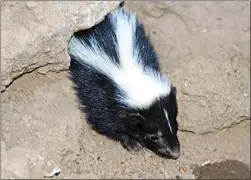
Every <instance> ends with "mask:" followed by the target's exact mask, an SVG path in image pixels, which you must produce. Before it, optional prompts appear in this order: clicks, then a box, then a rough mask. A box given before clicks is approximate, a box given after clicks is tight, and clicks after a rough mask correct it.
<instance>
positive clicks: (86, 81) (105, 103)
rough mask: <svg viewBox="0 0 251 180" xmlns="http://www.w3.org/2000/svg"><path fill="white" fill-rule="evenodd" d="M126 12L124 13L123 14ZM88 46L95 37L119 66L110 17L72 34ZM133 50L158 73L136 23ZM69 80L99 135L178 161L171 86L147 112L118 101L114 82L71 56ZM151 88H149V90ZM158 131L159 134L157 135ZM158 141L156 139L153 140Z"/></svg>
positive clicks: (155, 63)
mask: <svg viewBox="0 0 251 180" xmlns="http://www.w3.org/2000/svg"><path fill="white" fill-rule="evenodd" d="M124 13H126V12H124ZM74 36H75V37H78V38H81V39H82V40H83V41H85V42H87V43H88V44H89V45H90V46H91V44H90V41H91V37H94V38H95V39H96V40H97V42H98V44H99V46H100V47H101V48H102V49H104V51H105V52H106V53H107V55H108V56H109V57H112V59H113V60H114V62H116V63H117V64H118V65H119V58H118V57H119V56H118V52H117V51H116V43H117V39H116V35H115V30H114V26H113V25H112V23H111V21H110V19H109V15H108V16H107V17H106V18H105V19H104V20H103V21H102V22H101V23H99V24H97V25H96V26H94V27H92V28H90V29H88V30H84V31H79V32H77V33H75V34H74ZM135 37H136V41H135V44H134V48H137V49H139V52H140V53H139V56H140V59H142V63H143V65H144V67H147V68H151V69H153V70H155V71H158V72H159V71H160V67H159V62H158V58H157V55H156V52H155V50H154V49H153V46H152V45H151V42H150V40H149V39H148V37H147V36H146V35H145V31H144V27H143V25H142V24H140V23H139V22H138V21H137V26H136V35H135ZM69 72H70V77H71V79H72V81H73V82H74V83H75V90H76V93H77V97H78V99H79V103H80V104H81V105H83V106H84V108H82V110H83V111H85V112H86V117H87V121H88V123H89V124H90V125H92V127H93V128H94V129H95V130H96V131H98V132H99V133H101V134H103V135H106V136H107V137H109V138H111V139H113V140H117V141H120V142H121V143H122V145H123V146H125V147H126V148H127V149H128V150H133V151H139V150H140V149H141V148H142V147H146V148H148V149H150V150H152V151H153V152H155V153H156V154H159V155H161V156H164V157H166V158H174V159H175V158H177V157H178V156H177V155H176V156H174V155H173V152H174V153H176V154H177V153H179V148H180V147H179V141H178V138H177V130H178V123H177V120H176V118H177V114H178V106H177V102H176V88H175V87H172V89H171V92H170V94H169V96H167V97H162V98H160V99H156V101H155V103H153V104H152V105H151V106H150V107H149V108H147V109H131V108H129V107H127V106H125V105H124V104H122V103H121V102H119V101H117V100H116V98H115V95H116V94H118V93H123V92H121V91H120V90H119V88H118V87H117V86H116V84H115V83H114V82H113V80H111V79H109V78H108V77H107V76H106V75H104V74H102V73H100V72H98V71H97V70H95V69H94V68H92V67H90V66H88V64H84V63H83V61H82V63H79V61H78V59H76V57H73V56H71V64H70V68H69ZM149 88H151V87H149ZM164 108H165V109H167V111H168V116H169V120H170V124H171V127H172V131H173V133H171V131H170V129H169V127H168V124H167V120H166V118H165V115H164V112H163V109H164ZM159 131H161V133H162V135H161V136H160V135H158V132H159ZM156 138H157V139H156Z"/></svg>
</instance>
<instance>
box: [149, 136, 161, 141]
mask: <svg viewBox="0 0 251 180" xmlns="http://www.w3.org/2000/svg"><path fill="white" fill-rule="evenodd" d="M150 139H151V140H152V141H157V140H159V136H157V135H151V136H150Z"/></svg>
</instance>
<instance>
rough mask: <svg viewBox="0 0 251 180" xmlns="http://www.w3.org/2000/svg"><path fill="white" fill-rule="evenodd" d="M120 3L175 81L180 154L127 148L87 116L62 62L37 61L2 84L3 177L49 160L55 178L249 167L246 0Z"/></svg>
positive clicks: (196, 173) (24, 174)
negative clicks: (55, 65) (170, 156)
mask: <svg viewBox="0 0 251 180" xmlns="http://www.w3.org/2000/svg"><path fill="white" fill-rule="evenodd" d="M125 8H128V9H130V10H136V12H137V14H138V15H139V18H140V19H141V20H142V21H143V23H144V24H145V26H146V29H147V33H148V34H149V35H150V38H151V39H152V41H153V44H154V46H155V48H156V49H157V52H158V54H159V56H160V61H161V65H162V69H163V71H164V72H166V73H167V74H169V76H170V78H171V79H172V81H173V83H174V84H175V85H176V86H177V88H178V100H179V107H180V115H179V121H180V124H181V130H180V131H179V138H180V142H181V148H182V149H181V150H182V155H181V157H180V158H179V159H178V160H166V159H163V158H160V157H158V156H156V155H154V154H152V153H150V152H148V151H142V152H140V153H139V154H130V153H129V152H127V151H126V150H125V149H124V148H122V147H121V146H120V144H119V143H116V142H113V141H111V140H108V139H107V138H105V137H103V136H101V135H99V134H97V133H95V132H94V131H93V130H91V129H90V128H89V127H88V126H87V124H86V122H85V117H84V114H82V113H81V112H80V111H79V109H78V104H77V102H76V97H75V95H74V91H73V89H72V83H71V82H70V80H69V79H68V74H67V71H57V72H48V73H47V74H44V73H43V74H41V73H39V71H37V70H34V71H32V72H31V73H26V74H24V75H23V76H21V77H19V78H18V79H16V80H15V81H14V82H13V83H12V84H11V85H10V86H9V87H8V88H7V89H6V90H5V91H4V92H3V93H1V102H2V107H1V108H2V109H1V112H2V123H1V125H2V126H1V157H2V159H1V161H2V162H1V165H2V168H1V177H2V178H4V177H5V178H43V176H44V175H45V173H49V172H51V171H52V170H53V169H54V168H55V167H59V168H60V174H59V175H58V176H55V177H53V178H58V179H65V178H142V179H143V178H161V179H166V178H169V179H170V178H173V179H177V178H182V179H184V178H186V179H188V178H189V179H195V178H203V177H205V178H207V177H209V178H216V177H217V178H221V177H222V175H224V176H225V177H234V178H243V177H247V174H248V173H249V172H248V171H250V102H249V99H250V81H249V80H250V79H249V78H250V77H249V73H250V51H249V49H250V4H249V2H243V1H242V2H214V1H212V2H176V1H174V2H158V3H156V4H153V3H150V2H132V1H130V2H129V1H128V2H126V3H125ZM225 160H236V161H226V162H229V163H228V164H226V163H220V162H221V161H224V162H225ZM206 161H207V162H209V161H210V164H209V165H205V166H203V163H204V162H206ZM237 161H238V162H237ZM240 162H241V163H240ZM194 167H197V168H194ZM239 167H240V168H239ZM227 172H229V174H226V173H227ZM231 173H233V174H234V176H228V175H231Z"/></svg>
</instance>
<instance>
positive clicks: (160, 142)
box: [127, 87, 180, 159]
mask: <svg viewBox="0 0 251 180" xmlns="http://www.w3.org/2000/svg"><path fill="white" fill-rule="evenodd" d="M177 115H178V107H177V101H176V88H175V87H171V91H170V93H169V95H168V96H166V97H162V98H159V99H158V100H156V101H155V102H154V103H153V104H152V105H151V106H150V107H148V108H144V109H133V110H130V112H128V114H127V118H129V119H128V122H129V125H130V130H131V135H132V136H133V137H135V138H137V139H138V140H139V141H140V142H141V143H142V144H143V145H144V146H145V147H146V148H147V149H149V150H151V151H153V152H154V153H156V154H158V155H160V156H162V157H165V158H171V159H178V158H179V157H180V144H179V140H178V137H177V131H178V122H177V119H176V118H177Z"/></svg>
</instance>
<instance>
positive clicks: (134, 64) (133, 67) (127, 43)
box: [69, 9, 170, 108]
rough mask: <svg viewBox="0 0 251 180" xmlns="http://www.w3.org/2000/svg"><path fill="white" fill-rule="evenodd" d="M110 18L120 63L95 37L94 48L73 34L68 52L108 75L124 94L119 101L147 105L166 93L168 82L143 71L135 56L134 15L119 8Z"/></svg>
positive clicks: (167, 92)
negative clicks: (114, 31) (99, 44)
mask: <svg viewBox="0 0 251 180" xmlns="http://www.w3.org/2000/svg"><path fill="white" fill-rule="evenodd" d="M111 18H112V22H113V23H114V26H115V28H116V37H117V42H118V45H117V52H118V53H119V61H120V66H117V65H116V64H114V63H113V61H112V60H111V57H108V55H107V54H106V53H105V50H103V49H101V48H100V47H99V46H98V42H97V40H96V39H94V37H93V38H92V41H91V42H92V47H93V48H89V46H88V45H87V44H85V42H84V41H81V40H79V39H77V38H75V37H73V38H72V39H71V40H70V42H69V51H70V54H71V55H73V56H75V57H77V59H81V61H84V62H85V63H87V64H89V65H91V66H92V67H93V68H95V69H97V70H98V71H100V72H102V73H104V74H106V75H107V76H108V77H109V78H111V79H112V80H113V81H114V82H115V83H116V84H117V85H118V87H119V88H120V89H121V90H123V91H124V92H125V94H126V97H121V96H118V97H117V98H118V100H119V101H120V102H122V103H124V104H126V105H127V106H130V107H138V108H145V107H149V106H150V105H151V104H152V103H153V102H154V101H155V100H156V99H157V98H159V97H161V96H166V95H168V94H169V92H170V82H169V81H168V79H167V78H165V77H164V76H162V75H161V74H160V73H159V72H155V71H153V70H151V69H148V70H146V71H143V67H142V65H141V64H140V63H139V62H140V61H138V59H137V58H138V56H137V54H138V53H139V52H137V49H133V43H134V42H133V41H134V33H135V28H136V16H135V15H134V14H132V15H127V14H125V13H123V12H122V11H121V10H120V9H118V10H116V11H115V12H113V14H112V16H111ZM111 28H112V27H111ZM107 43H109V42H107ZM83 78H84V77H83Z"/></svg>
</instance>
